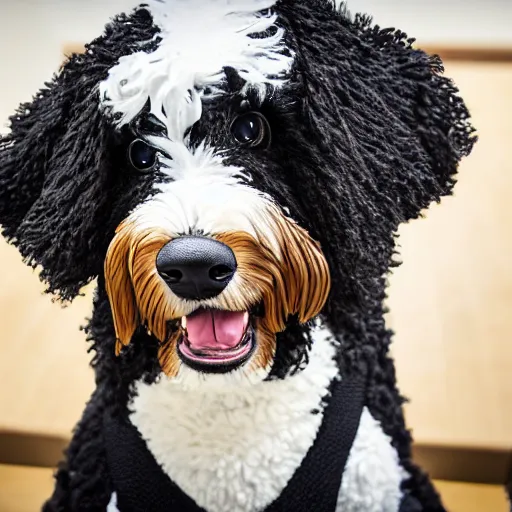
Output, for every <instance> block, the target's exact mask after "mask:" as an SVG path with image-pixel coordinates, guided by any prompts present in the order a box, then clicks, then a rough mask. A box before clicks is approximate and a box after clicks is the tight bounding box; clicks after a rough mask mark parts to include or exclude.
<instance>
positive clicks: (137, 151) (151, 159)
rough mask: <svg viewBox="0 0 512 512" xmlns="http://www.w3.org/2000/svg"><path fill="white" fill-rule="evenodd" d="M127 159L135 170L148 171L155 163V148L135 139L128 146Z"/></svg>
mask: <svg viewBox="0 0 512 512" xmlns="http://www.w3.org/2000/svg"><path fill="white" fill-rule="evenodd" d="M128 161H129V162H130V164H131V165H132V167H133V168H134V169H135V170H137V171H139V172H144V173H146V172H150V171H152V170H153V169H154V167H155V165H156V149H155V148H152V147H151V146H150V145H149V144H146V143H145V142H144V141H143V140H141V139H136V140H134V141H133V142H132V143H131V144H130V145H129V146H128Z"/></svg>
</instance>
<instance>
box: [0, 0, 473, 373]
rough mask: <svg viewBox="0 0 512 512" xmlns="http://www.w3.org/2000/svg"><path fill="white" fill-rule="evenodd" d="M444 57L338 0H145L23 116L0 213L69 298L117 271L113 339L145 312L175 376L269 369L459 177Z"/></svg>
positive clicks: (2, 165)
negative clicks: (335, 1)
mask: <svg viewBox="0 0 512 512" xmlns="http://www.w3.org/2000/svg"><path fill="white" fill-rule="evenodd" d="M441 71H442V68H441V65H440V63H439V61H438V60H437V59H433V58H430V57H428V56H427V55H426V54H424V53H423V52H421V51H419V50H416V49H414V48H413V47H412V46H411V43H410V41H408V40H407V39H406V37H405V35H404V34H403V33H400V32H395V31H391V30H379V29H378V28H373V27H372V26H371V25H370V21H369V20H368V19H367V18H366V17H361V16H358V17H356V18H355V19H351V18H350V17H349V15H348V14H347V13H346V12H344V11H343V10H336V9H335V8H334V7H333V5H332V4H331V2H329V1H327V0H302V1H298V0H280V1H278V2H275V1H272V0H234V1H228V0H150V1H149V2H148V3H147V5H145V6H141V7H140V8H139V9H137V10H136V11H135V12H134V13H133V14H131V15H129V16H126V15H122V16H119V17H117V18H116V19H115V20H113V22H112V23H111V24H110V25H109V26H108V27H107V29H106V32H105V34H104V35H103V36H102V37H100V38H99V39H97V40H95V41H94V42H93V43H91V44H90V45H88V47H87V50H86V52H85V53H84V54H83V55H75V56H73V57H72V58H71V59H70V60H69V62H68V63H66V65H65V66H64V67H63V69H62V70H61V71H60V73H59V74H58V75H57V76H56V77H55V78H54V79H53V81H52V82H50V83H49V84H47V86H46V88H45V89H43V90H42V91H41V92H40V93H39V94H38V95H37V96H36V97H35V99H34V100H33V102H32V103H30V104H25V105H22V106H21V107H20V109H19V111H18V112H17V114H16V115H15V116H13V117H12V118H11V128H12V131H11V133H10V134H9V135H7V136H6V137H5V138H3V139H2V141H1V146H0V222H1V223H2V225H3V229H4V235H5V236H6V237H7V238H9V239H10V240H11V241H13V242H14V243H15V244H17V246H18V247H19V249H20V251H21V253H22V254H23V256H24V257H25V258H26V260H27V261H28V262H29V263H31V264H33V265H41V267H42V272H41V276H42V278H43V279H45V280H46V281H47V282H48V283H49V290H50V291H52V292H55V293H57V294H59V295H60V296H61V297H63V298H65V299H71V298H73V297H74V296H75V295H76V294H77V293H78V291H79V290H80V288H81V287H82V286H83V285H84V284H86V283H87V282H89V281H90V280H92V279H94V278H95V277H97V276H99V277H100V282H103V279H104V280H105V282H104V284H105V287H106V291H107V293H108V297H109V300H110V305H111V309H112V315H113V320H114V325H115V331H116V335H117V339H118V342H117V349H116V350H117V351H118V352H120V351H121V350H122V348H123V346H126V345H128V344H129V343H130V341H131V339H132V336H133V334H134V332H135V331H136V330H137V329H140V328H141V326H142V327H144V328H146V329H147V330H148V332H150V333H151V334H152V335H153V336H154V337H155V338H156V339H157V340H158V342H159V343H160V351H159V361H160V365H161V367H162V369H163V371H164V372H165V373H166V374H167V375H168V376H170V377H176V376H179V375H180V374H181V373H183V372H189V373H191V372H192V373H193V372H201V373H208V372H212V373H222V372H233V371H235V372H238V373H240V374H241V375H243V376H244V377H250V379H249V380H253V378H256V379H260V378H264V377H265V376H267V374H268V372H269V370H270V368H271V367H272V365H273V363H274V360H275V356H276V350H277V351H279V350H281V351H282V352H283V353H285V352H286V350H287V348H286V346H282V347H281V346H279V343H280V342H279V341H277V342H276V337H277V336H279V333H282V332H283V331H284V332H285V331H287V329H296V326H297V325H301V324H305V323H306V322H308V321H309V320H310V319H312V318H313V317H315V316H316V315H318V314H319V313H320V312H322V308H323V307H324V305H325V303H326V301H327V298H328V295H329V290H330V287H331V279H332V281H333V287H332V293H331V299H330V302H333V301H334V302H335V303H336V304H337V305H338V306H339V307H342V308H344V311H346V312H347V315H349V316H350V314H352V312H353V311H354V310H355V309H357V308H363V307H364V305H365V304H367V303H368V302H367V301H368V300H369V299H368V297H370V296H373V295H375V293H374V289H373V288H372V287H373V283H375V282H376V280H379V279H381V278H382V275H383V274H384V273H385V271H386V269H387V268H388V266H389V263H390V258H391V255H392V250H393V249H392V247H393V244H392V237H393V234H394V232H395V230H396V228H397V226H398V224H399V223H400V222H402V221H405V220H407V219H410V218H413V217H416V216H417V215H418V214H419V212H420V210H421V209H422V208H424V207H426V206H427V205H428V204H429V203H430V202H431V201H432V200H437V199H439V197H440V196H441V195H443V194H446V193H449V192H450V190H451V187H452V185H453V175H454V173H455V171H456V168H457V164H458V161H459V159H460V158H461V156H462V155H465V154H467V153H468V152H469V151H470V149H471V146H472V144H473V138H472V136H471V134H472V128H471V127H470V125H469V123H468V113H467V110H466V108H465V107H464V104H463V103H462V101H461V99H460V98H459V97H458V96H457V90H456V89H455V88H454V86H453V85H452V83H451V82H450V81H449V80H448V79H446V78H444V77H442V76H441ZM373 298H375V297H373ZM377 298H378V299H379V300H380V299H381V297H380V296H379V297H377ZM339 307H338V311H339ZM324 312H327V314H329V313H330V312H331V313H332V308H330V307H329V305H328V306H327V309H324ZM283 343H284V341H283ZM304 344H307V342H306V341H304ZM290 350H292V349H291V348H290ZM293 350H294V351H295V352H297V346H294V347H293ZM298 353H299V356H297V357H298V359H301V357H302V355H303V354H304V351H300V350H299V351H298ZM296 359H297V358H296ZM283 360H286V361H291V360H293V358H288V359H287V358H286V357H284V358H283ZM296 362H297V361H296Z"/></svg>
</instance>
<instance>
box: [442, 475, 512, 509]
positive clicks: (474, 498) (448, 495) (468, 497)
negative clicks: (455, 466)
mask: <svg viewBox="0 0 512 512" xmlns="http://www.w3.org/2000/svg"><path fill="white" fill-rule="evenodd" d="M435 484H436V487H437V490H438V491H439V494H440V495H441V497H442V498H443V502H444V505H445V507H446V510H449V512H509V510H510V509H509V504H508V499H507V496H506V494H505V489H504V488H503V487H500V486H498V485H485V484H466V483H462V482H447V481H436V482H435Z"/></svg>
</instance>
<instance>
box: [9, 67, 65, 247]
mask: <svg viewBox="0 0 512 512" xmlns="http://www.w3.org/2000/svg"><path fill="white" fill-rule="evenodd" d="M66 107H67V98H66V95H65V88H64V87H63V79H62V77H59V76H56V77H55V78H54V79H53V80H52V81H51V82H50V83H47V84H46V85H45V88H43V89H41V91H39V93H38V94H37V95H36V96H35V98H34V100H33V101H32V102H30V103H24V104H22V105H20V107H19V108H18V110H17V112H16V113H15V114H14V115H13V116H11V117H10V128H11V132H10V133H9V134H8V135H6V136H5V137H2V138H0V224H1V225H2V228H3V235H4V236H5V237H6V238H8V239H10V240H13V239H15V237H16V230H17V228H18V226H19V225H20V223H21V222H22V220H23V219H24V217H25V215H26V214H27V212H28V211H29V209H30V207H31V206H32V204H33V203H34V202H35V201H36V199H37V198H38V197H39V195H40V193H41V190H42V186H43V181H44V176H45V168H46V166H47V165H48V162H49V160H50V159H51V156H52V152H53V147H54V144H55V139H57V138H58V137H60V136H61V135H62V132H63V130H64V125H65V122H66Z"/></svg>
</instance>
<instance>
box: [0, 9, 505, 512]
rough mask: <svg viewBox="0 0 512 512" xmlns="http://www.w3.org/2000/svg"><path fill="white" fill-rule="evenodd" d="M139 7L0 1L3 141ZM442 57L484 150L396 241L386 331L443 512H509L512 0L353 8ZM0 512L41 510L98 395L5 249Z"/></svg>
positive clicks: (83, 300) (81, 305) (87, 298)
mask: <svg viewBox="0 0 512 512" xmlns="http://www.w3.org/2000/svg"><path fill="white" fill-rule="evenodd" d="M136 3H138V2H136V1H133V0H109V1H108V2H105V1H101V0H88V1H87V2H85V1H83V0H32V1H29V0H18V1H17V2H12V1H8V0H0V88H1V94H0V133H5V132H6V131H7V129H8V128H7V117H8V116H9V115H10V114H11V113H12V112H13V111H14V109H15V108H16V107H17V105H18V104H19V103H20V102H22V101H28V100H30V99H31V97H32V95H33V94H34V93H35V92H36V91H37V90H38V88H39V87H40V86H41V85H42V83H43V82H44V81H45V80H48V79H50V78H51V76H52V73H53V72H54V71H55V70H57V69H58V68H59V66H60V65H61V63H62V61H63V59H64V55H65V54H66V53H69V52H70V51H75V50H76V51H80V49H81V48H82V45H83V44H84V43H85V42H87V41H89V40H91V39H92V38H94V37H96V36H97V35H98V34H100V33H101V30H102V27H103V25H104V24H105V22H106V21H107V19H108V18H109V17H110V16H111V15H113V14H115V13H117V12H121V11H123V10H127V9H130V8H131V7H132V6H134V5H136ZM348 7H349V9H350V10H351V11H352V12H358V11H364V12H368V13H372V14H373V15H374V18H375V21H376V22H377V23H378V24H379V25H381V26H385V27H389V26H394V27H398V28H400V29H402V30H404V31H405V32H407V33H408V34H409V36H414V37H416V39H417V45H418V46H420V47H424V48H425V49H427V50H429V51H432V52H438V53H440V54H441V56H442V57H443V58H444V59H445V64H446V70H447V71H446V72H447V74H448V75H449V76H451V77H453V78H454V79H455V81H456V83H457V84H458V86H459V87H460V90H461V93H462V95H463V96H464V98H465V99H466V101H467V103H468V106H469V108H470V110H471V112H472V115H473V119H474V124H475V126H476V127H477V128H478V132H479V137H480V142H479V143H478V144H477V146H476V149H475V151H474V153H473V155H472V156H471V157H470V158H469V159H467V160H465V161H464V162H463V164H462V165H461V168H460V178H459V183H458V186H457V187H456V192H455V195H454V196H453V197H450V198H447V199H445V200H444V201H443V203H442V204H441V205H434V206H433V207H432V208H431V209H430V210H429V211H428V213H427V212H426V214H425V218H424V219H421V220H417V221H415V222H413V223H411V224H409V225H407V226H404V227H403V229H402V230H401V232H400V235H401V236H400V240H399V244H400V251H401V254H402V259H403V262H404V263H403V265H402V266H401V267H400V268H399V269H397V270H395V272H394V274H393V275H392V276H390V289H389V300H388V304H389V307H390V310H391V313H390V314H389V315H388V323H389V325H390V327H391V328H393V329H394V330H395V332H396V336H395V343H394V346H393V353H394V356H395V358H396V360H397V373H398V380H399V385H400V387H401V390H402V393H403V394H405V395H406V396H407V397H409V398H410V399H411V402H410V403H409V404H407V406H406V415H407V422H408V424H409V426H410V428H411V429H412V430H413V435H414V437H415V440H416V446H415V455H416V458H417V460H418V461H419V462H420V463H421V464H423V465H424V466H425V467H426V468H427V469H428V470H429V472H430V473H431V474H432V476H433V477H434V478H436V479H437V480H439V488H440V490H441V493H442V494H443V496H444V497H445V500H446V502H447V504H448V508H449V510H453V511H456V512H457V511H465V512H468V511H469V512H471V511H475V512H476V511H478V512H484V511H489V512H501V511H506V510H508V505H507V501H506V498H505V492H504V488H503V484H504V483H505V482H506V481H507V479H508V480H510V478H511V468H512V407H511V404H512V379H511V374H512V257H511V254H512V208H511V203H512V200H511V198H512V29H511V28H510V27H511V26H512V1H510V0H486V1H484V0H480V1H479V0H429V1H426V2H425V1H416V0H409V1H405V0H387V1H386V0H349V1H348ZM0 268H1V269H2V270H1V271H0V321H1V324H0V375H1V380H0V382H1V384H2V385H1V387H0V511H1V512H18V511H19V512H26V511H33V510H37V509H38V508H39V506H40V504H41V502H42V501H43V500H44V499H45V498H46V497H47V496H48V495H49V493H50V492H51V488H52V482H51V474H52V468H53V467H54V466H55V464H56V463H57V461H58V460H59V458H60V453H61V451H62V449H63V447H64V446H65V445H66V443H67V440H68V439H69V436H70V435H71V429H72V427H73V425H74V424H75V423H76V421H77V420H78V419H79V417H80V414H81V412H82V410H83V408H84V404H85V402H86V400H87V399H88V396H89V394H90V392H91V390H92V387H93V376H92V371H91V370H90V369H89V367H88V362H89V360H90V355H88V354H87V353H86V349H87V345H86V343H85V338H84V334H83V333H82V332H81V331H80V330H79V326H80V325H82V324H83V323H84V318H85V317H86V316H88V314H89V313H90V310H91V292H92V289H93V287H92V286H91V287H89V289H87V290H85V295H84V297H79V298H78V299H77V300H76V301H75V302H74V303H73V304H72V305H71V306H69V307H67V308H65V309H62V308H61V307H60V306H59V305H58V304H53V303H52V301H51V298H50V297H48V296H45V295H43V294H42V291H43V289H44V286H43V285H42V284H41V283H39V281H38V279H37V277H36V275H35V274H34V273H33V272H32V270H31V269H29V268H26V267H25V266H24V265H23V264H22V262H21V261H20V257H19V255H18V253H17V251H16V250H15V249H13V248H12V247H10V246H8V245H7V244H6V243H5V242H4V241H0Z"/></svg>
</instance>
